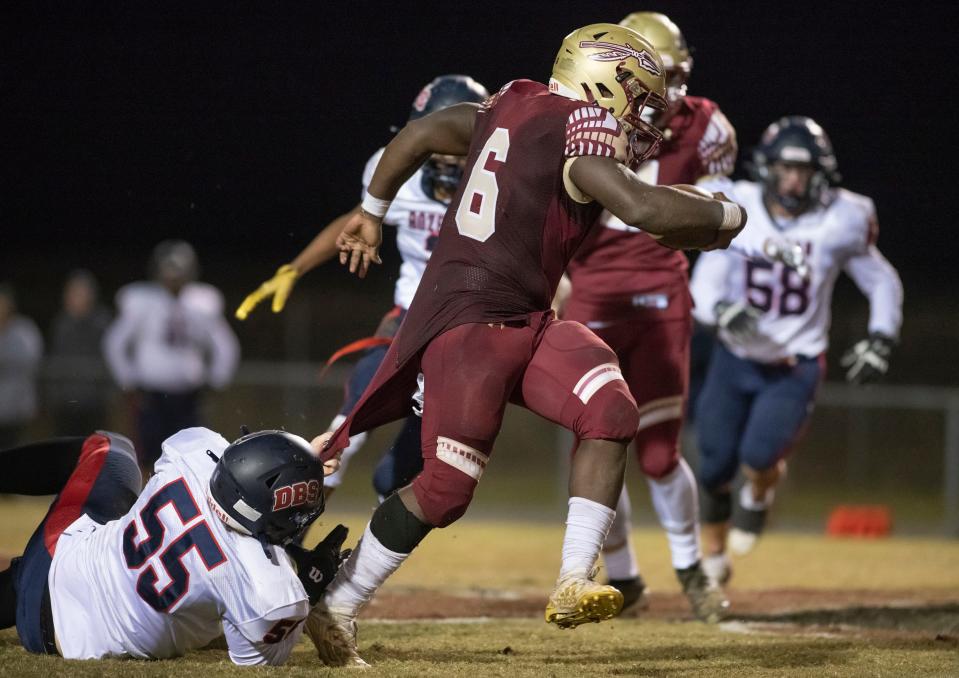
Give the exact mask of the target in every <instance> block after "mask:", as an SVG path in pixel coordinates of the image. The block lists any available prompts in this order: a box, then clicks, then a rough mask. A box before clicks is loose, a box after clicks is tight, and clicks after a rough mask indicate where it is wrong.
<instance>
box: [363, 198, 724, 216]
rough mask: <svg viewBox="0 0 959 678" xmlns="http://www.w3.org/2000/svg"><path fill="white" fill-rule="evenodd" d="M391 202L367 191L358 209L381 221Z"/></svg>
mask: <svg viewBox="0 0 959 678" xmlns="http://www.w3.org/2000/svg"><path fill="white" fill-rule="evenodd" d="M392 202H393V201H392V200H380V199H379V198H374V197H373V196H372V195H370V192H369V191H367V192H366V193H365V194H364V195H363V202H362V203H360V209H362V210H363V211H364V212H366V213H367V214H370V215H372V216H374V217H379V218H380V219H382V218H383V217H385V216H386V213H387V212H388V211H389V209H390V205H391V204H392ZM724 218H725V216H724Z"/></svg>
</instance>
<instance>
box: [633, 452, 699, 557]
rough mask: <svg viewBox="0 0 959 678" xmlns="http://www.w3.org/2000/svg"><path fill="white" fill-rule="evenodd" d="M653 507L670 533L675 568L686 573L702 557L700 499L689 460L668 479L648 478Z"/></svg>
mask: <svg viewBox="0 0 959 678" xmlns="http://www.w3.org/2000/svg"><path fill="white" fill-rule="evenodd" d="M646 480H647V482H648V483H649V493H650V495H651V496H652V499H653V508H654V509H655V510H656V515H657V516H658V517H659V524H660V525H662V526H663V529H664V530H665V531H666V539H667V540H668V541H669V552H670V555H671V556H672V561H673V567H674V568H676V569H677V570H683V569H685V568H687V567H690V566H692V565H695V564H696V562H697V561H698V560H699V558H700V548H699V497H698V496H697V494H696V479H695V478H694V477H693V471H692V469H691V468H689V464H687V463H686V460H685V459H682V458H680V460H679V464H677V466H676V468H675V469H673V471H672V473H670V474H669V475H667V476H665V477H664V478H659V479H655V478H647V479H646Z"/></svg>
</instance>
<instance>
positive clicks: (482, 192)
mask: <svg viewBox="0 0 959 678" xmlns="http://www.w3.org/2000/svg"><path fill="white" fill-rule="evenodd" d="M507 153H509V130H508V129H506V128H505V127H497V128H496V130H495V131H494V132H493V133H492V134H491V135H490V137H489V139H487V140H486V143H485V144H484V145H483V150H481V151H480V152H479V155H478V156H477V157H476V162H475V163H473V166H472V167H471V168H470V176H469V181H468V182H467V183H466V188H465V189H464V190H463V198H462V200H460V205H459V207H458V208H457V210H456V229H457V230H458V231H459V232H460V234H462V235H465V236H466V237H467V238H472V239H473V240H479V241H480V242H486V241H487V240H489V237H490V236H491V235H493V232H494V231H496V198H497V197H498V196H499V185H498V184H497V183H496V170H497V169H498V168H499V167H500V166H501V165H502V164H503V163H505V162H506V154H507Z"/></svg>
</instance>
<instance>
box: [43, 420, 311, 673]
mask: <svg viewBox="0 0 959 678" xmlns="http://www.w3.org/2000/svg"><path fill="white" fill-rule="evenodd" d="M228 444H229V443H227V441H226V440H225V439H224V438H223V437H222V436H220V435H219V434H217V433H214V432H213V431H210V430H209V429H205V428H190V429H184V430H183V431H180V432H179V433H177V434H175V435H173V436H171V437H170V438H168V439H167V440H166V441H165V442H164V443H163V454H162V456H161V457H160V459H159V460H158V461H157V463H156V466H155V472H156V475H154V476H153V477H152V478H151V479H150V481H149V482H148V483H147V486H146V487H145V488H144V489H143V492H142V493H141V494H140V496H139V498H138V499H137V501H136V503H135V504H134V505H133V507H132V508H131V509H130V511H128V512H127V514H126V515H125V516H124V517H123V518H120V519H119V520H114V521H111V522H109V523H107V524H106V525H100V524H98V523H96V522H94V521H93V520H92V519H91V518H89V517H88V516H86V515H84V516H81V517H80V518H79V519H78V520H77V521H75V522H74V523H73V524H72V525H70V527H68V528H67V530H66V531H65V532H64V533H63V535H62V536H61V537H60V540H59V542H58V543H57V548H56V553H55V555H54V558H53V563H52V565H51V567H50V574H49V579H48V583H49V587H50V602H51V606H52V608H53V620H54V628H55V629H56V635H57V640H58V643H59V646H60V650H61V652H62V654H63V656H64V657H66V658H68V659H96V658H102V657H121V656H127V657H137V658H143V659H152V658H157V659H160V658H166V657H176V656H178V655H182V654H183V653H185V652H188V651H190V650H193V649H196V648H201V647H203V646H205V645H206V644H208V643H209V642H210V641H211V640H213V639H215V638H217V637H218V636H220V635H221V634H223V635H224V636H225V637H226V641H227V645H228V646H229V652H230V658H231V659H232V660H233V661H234V662H236V663H237V664H273V665H277V664H282V663H283V662H285V661H286V659H287V658H288V657H289V654H290V652H291V651H292V649H293V646H294V645H296V643H297V641H298V640H299V638H300V635H301V633H302V631H303V623H302V622H303V620H305V619H306V616H307V614H309V611H310V606H309V599H308V597H307V594H306V591H305V590H304V588H303V585H302V584H301V583H300V581H299V579H297V576H296V573H295V572H294V570H293V566H292V564H291V561H290V558H289V556H287V554H286V552H285V551H284V550H283V549H282V548H278V547H272V548H271V550H272V552H273V558H272V559H267V557H266V555H265V554H264V552H263V548H262V547H261V546H260V543H259V541H257V540H256V539H254V538H253V537H250V536H248V535H244V534H241V533H239V532H237V531H234V530H232V529H230V528H228V527H227V526H226V525H225V524H224V523H223V522H222V521H221V520H220V519H219V518H217V517H216V515H215V514H214V513H213V510H212V509H211V508H210V506H209V504H208V501H207V497H208V496H209V490H208V488H209V484H210V476H211V475H212V472H213V468H214V467H215V465H216V462H215V461H214V460H213V459H212V458H211V457H210V456H209V455H208V454H207V451H208V450H209V451H211V452H213V453H214V454H216V455H217V457H219V456H220V455H221V454H222V453H223V450H224V449H225V448H226V447H227V445H228Z"/></svg>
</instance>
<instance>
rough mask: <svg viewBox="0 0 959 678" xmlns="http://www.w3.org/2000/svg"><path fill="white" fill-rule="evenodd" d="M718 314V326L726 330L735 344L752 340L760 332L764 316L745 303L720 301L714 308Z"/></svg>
mask: <svg viewBox="0 0 959 678" xmlns="http://www.w3.org/2000/svg"><path fill="white" fill-rule="evenodd" d="M713 311H714V312H715V314H716V324H717V325H718V326H719V328H720V329H723V330H726V333H727V334H729V337H730V338H731V339H732V340H733V341H735V342H737V343H738V342H744V341H748V340H750V339H752V338H753V337H755V336H756V334H757V333H758V331H759V328H758V323H759V318H760V317H761V316H762V314H761V313H760V312H759V311H758V310H756V309H755V308H753V307H752V306H750V305H749V304H748V303H746V302H743V301H737V302H736V303H730V302H728V301H720V302H718V303H717V304H716V306H714V307H713Z"/></svg>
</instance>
